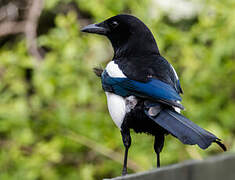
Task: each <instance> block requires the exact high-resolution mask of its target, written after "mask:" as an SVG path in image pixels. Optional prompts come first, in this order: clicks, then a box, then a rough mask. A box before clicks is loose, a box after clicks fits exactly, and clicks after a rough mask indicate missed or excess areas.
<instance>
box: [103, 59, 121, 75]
mask: <svg viewBox="0 0 235 180" xmlns="http://www.w3.org/2000/svg"><path fill="white" fill-rule="evenodd" d="M105 70H106V71H107V73H108V74H109V76H111V77H119V78H126V76H125V75H124V74H123V72H122V71H121V70H120V69H119V67H118V65H117V64H116V63H115V62H114V61H110V62H109V63H108V64H107V66H106V68H105Z"/></svg>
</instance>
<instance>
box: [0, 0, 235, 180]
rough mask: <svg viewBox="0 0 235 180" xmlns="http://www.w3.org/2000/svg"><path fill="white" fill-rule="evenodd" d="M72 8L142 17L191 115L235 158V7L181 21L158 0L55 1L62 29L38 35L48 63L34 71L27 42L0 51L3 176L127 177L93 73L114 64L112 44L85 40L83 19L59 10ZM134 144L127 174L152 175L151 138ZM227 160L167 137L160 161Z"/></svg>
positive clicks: (93, 18) (204, 4) (49, 5)
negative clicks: (147, 172) (175, 75)
mask: <svg viewBox="0 0 235 180" xmlns="http://www.w3.org/2000/svg"><path fill="white" fill-rule="evenodd" d="M71 2H73V4H72V5H73V6H77V7H78V8H79V11H81V12H82V13H83V14H86V15H87V16H88V19H89V22H97V21H102V20H104V19H106V18H108V17H110V16H113V15H116V14H119V13H123V12H125V13H131V14H133V15H135V16H137V17H139V18H140V19H141V20H143V21H144V22H145V23H146V24H147V25H148V26H149V27H150V29H151V30H152V32H153V33H154V35H155V38H156V40H157V43H158V46H159V49H160V52H161V54H162V55H163V56H164V57H165V58H166V59H168V61H169V62H170V63H172V64H173V65H174V67H175V69H176V70H177V72H178V74H179V76H180V80H181V85H182V87H183V90H184V95H183V105H184V106H185V107H186V111H185V112H183V113H184V114H185V115H186V116H187V117H188V118H190V119H191V120H192V121H194V122H196V123H197V124H199V125H200V126H202V127H204V128H206V129H207V130H209V131H211V132H213V133H215V134H216V135H217V136H218V137H220V138H221V139H223V142H224V143H225V144H226V145H227V147H228V149H229V151H230V152H234V151H235V140H234V136H235V125H234V124H235V118H234V113H235V101H234V100H235V63H234V61H235V21H234V19H235V11H234V9H235V3H234V1H233V0H224V1H220V0H216V1H211V0H207V1H196V2H197V3H199V4H200V11H199V13H196V14H195V15H193V16H191V17H185V18H181V19H179V20H175V21H174V20H172V19H171V18H169V12H166V11H163V10H161V9H160V8H158V6H156V5H153V1H152V0H136V1H124V0H119V1H114V0H103V1H95V0H89V1H85V0H74V1H72V0H64V1H62V0H49V1H45V7H44V10H43V15H42V16H44V17H49V16H52V15H53V16H52V17H53V18H50V19H52V20H51V21H52V23H55V24H54V26H53V27H52V28H50V29H49V30H48V31H46V32H45V33H42V34H40V35H39V37H38V43H39V45H40V46H41V47H44V48H46V49H48V52H47V53H46V55H45V58H44V59H43V61H41V63H39V64H38V65H35V62H36V59H34V58H33V57H32V56H30V55H29V54H28V52H27V48H26V42H25V38H24V36H21V35H18V36H17V37H15V40H14V41H13V42H12V41H7V42H6V43H4V45H3V46H2V47H0V179H4V180H5V179H6V180H7V179H24V180H34V179H35V180H36V179H37V180H39V179H86V180H93V179H102V178H104V177H114V176H118V175H120V174H121V167H122V154H123V149H124V148H123V145H122V141H121V136H120V132H119V130H118V129H117V128H116V127H115V125H114V124H113V122H112V120H111V118H110V116H109V114H108V111H107V108H106V98H105V95H104V93H103V91H102V89H101V85H100V81H99V79H98V78H96V77H95V75H94V74H93V72H92V68H93V67H94V66H99V65H101V66H105V64H106V63H107V62H108V61H109V60H110V59H111V58H112V49H111V45H110V43H109V42H108V40H107V39H105V38H104V37H100V36H96V35H87V34H82V33H81V32H80V26H81V25H84V23H83V19H82V17H81V16H78V15H77V13H76V12H75V11H73V10H69V11H67V12H66V13H62V12H59V11H57V10H58V7H61V6H65V5H66V4H69V3H71ZM193 2H195V1H193ZM176 6H177V4H176ZM40 28H45V27H43V25H41V26H40V25H39V30H40ZM132 139H133V144H132V147H131V149H130V156H129V158H130V160H131V161H132V162H134V163H136V166H134V165H133V166H132V167H133V168H131V169H130V170H129V171H130V172H135V171H137V172H140V171H144V170H148V169H152V168H154V167H155V164H156V162H155V161H156V158H155V153H154V151H153V138H152V137H150V136H146V135H136V134H132ZM102 151H103V152H105V153H104V154H101V153H102ZM219 153H221V150H220V149H219V148H218V147H217V146H216V145H212V146H211V147H209V148H208V149H207V150H206V151H202V150H201V149H199V148H198V147H196V146H193V147H192V146H186V145H183V144H181V143H180V142H179V141H178V140H176V139H175V138H173V137H171V136H168V137H167V138H166V144H165V147H164V149H163V152H162V156H161V159H162V165H163V166H166V165H168V164H173V163H178V162H182V161H184V160H188V159H201V158H205V157H207V156H211V155H213V154H219ZM107 154H109V156H110V157H107Z"/></svg>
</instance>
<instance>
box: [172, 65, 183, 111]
mask: <svg viewBox="0 0 235 180" xmlns="http://www.w3.org/2000/svg"><path fill="white" fill-rule="evenodd" d="M170 65H171V64H170ZM171 68H172V70H173V72H174V74H175V77H176V79H177V80H179V77H178V75H177V73H176V71H175V69H174V67H173V66H172V65H171ZM177 103H179V104H181V103H180V101H177ZM173 108H174V109H175V111H176V112H178V113H180V111H181V110H180V108H178V107H174V106H173Z"/></svg>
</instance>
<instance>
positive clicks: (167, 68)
mask: <svg viewBox="0 0 235 180" xmlns="http://www.w3.org/2000/svg"><path fill="white" fill-rule="evenodd" d="M114 61H115V62H116V63H117V64H118V66H119V68H120V69H121V70H122V72H123V73H124V74H125V75H126V76H127V77H128V78H130V79H133V80H136V81H140V82H147V81H149V79H150V78H156V79H158V80H161V81H163V82H165V83H167V84H169V85H171V86H172V87H173V88H174V89H175V90H176V91H177V92H178V93H179V94H180V93H183V91H182V89H181V86H180V83H179V80H178V78H177V75H176V73H175V72H174V69H173V67H172V66H171V64H170V63H169V62H168V61H167V60H166V59H164V58H163V57H162V56H160V55H151V56H146V57H138V58H137V57H128V59H126V58H122V59H117V60H116V59H115V60H114Z"/></svg>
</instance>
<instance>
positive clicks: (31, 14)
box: [25, 0, 43, 60]
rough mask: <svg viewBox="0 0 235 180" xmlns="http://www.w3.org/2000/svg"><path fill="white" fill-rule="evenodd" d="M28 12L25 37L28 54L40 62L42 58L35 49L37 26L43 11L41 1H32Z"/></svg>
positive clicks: (36, 48)
mask: <svg viewBox="0 0 235 180" xmlns="http://www.w3.org/2000/svg"><path fill="white" fill-rule="evenodd" d="M31 3H32V4H31V6H30V8H29V10H28V15H27V20H26V25H25V36H26V42H27V47H28V51H29V53H30V54H31V55H32V56H34V57H36V58H37V59H38V60H41V59H42V58H43V57H42V55H41V54H40V52H39V50H38V47H37V24H38V19H39V17H40V15H41V12H42V9H43V0H33V1H32V2H31Z"/></svg>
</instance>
